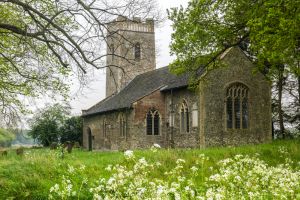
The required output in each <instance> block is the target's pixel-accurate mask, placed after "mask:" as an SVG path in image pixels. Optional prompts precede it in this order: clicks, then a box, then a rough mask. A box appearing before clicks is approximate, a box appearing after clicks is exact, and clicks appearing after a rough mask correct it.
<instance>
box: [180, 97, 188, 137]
mask: <svg viewBox="0 0 300 200" xmlns="http://www.w3.org/2000/svg"><path fill="white" fill-rule="evenodd" d="M180 132H181V133H188V132H190V117H189V109H188V106H187V103H186V101H183V102H182V104H181V107H180Z"/></svg>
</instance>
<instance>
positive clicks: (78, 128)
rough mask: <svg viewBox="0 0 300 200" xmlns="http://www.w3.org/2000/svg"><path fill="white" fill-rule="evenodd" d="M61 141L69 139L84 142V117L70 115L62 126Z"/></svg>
mask: <svg viewBox="0 0 300 200" xmlns="http://www.w3.org/2000/svg"><path fill="white" fill-rule="evenodd" d="M60 134H61V139H60V142H61V143H65V142H67V141H70V142H79V143H80V144H82V118H81V117H70V118H68V119H66V120H65V121H64V124H63V126H62V127H61V128H60Z"/></svg>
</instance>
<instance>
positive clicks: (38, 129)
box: [28, 104, 69, 146]
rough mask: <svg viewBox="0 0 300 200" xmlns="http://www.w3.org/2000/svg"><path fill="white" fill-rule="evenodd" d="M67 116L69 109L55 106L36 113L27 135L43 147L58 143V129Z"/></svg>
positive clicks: (59, 134)
mask: <svg viewBox="0 0 300 200" xmlns="http://www.w3.org/2000/svg"><path fill="white" fill-rule="evenodd" d="M68 115H69V108H67V107H63V106H61V105H59V104H55V105H53V106H51V107H49V108H47V109H44V110H42V111H41V112H40V113H37V114H36V115H35V116H34V118H33V119H32V121H31V123H30V129H31V130H30V131H29V133H28V134H29V135H31V136H32V137H33V138H34V139H36V140H38V141H39V142H40V143H41V144H42V145H43V146H49V145H50V144H51V143H52V142H59V141H60V138H61V132H60V129H61V127H62V126H63V125H64V121H65V120H66V118H67V116H68Z"/></svg>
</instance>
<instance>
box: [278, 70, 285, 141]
mask: <svg viewBox="0 0 300 200" xmlns="http://www.w3.org/2000/svg"><path fill="white" fill-rule="evenodd" d="M283 69H284V68H283V67H279V71H278V82H277V86H278V118H279V129H280V130H279V131H280V135H282V138H283V139H285V133H284V124H283V110H282V91H283V81H284V77H283V71H284V70H283Z"/></svg>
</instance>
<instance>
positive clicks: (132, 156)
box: [124, 150, 134, 160]
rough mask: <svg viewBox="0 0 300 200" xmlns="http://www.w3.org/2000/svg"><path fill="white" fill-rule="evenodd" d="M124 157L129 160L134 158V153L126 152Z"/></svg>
mask: <svg viewBox="0 0 300 200" xmlns="http://www.w3.org/2000/svg"><path fill="white" fill-rule="evenodd" d="M124 156H125V158H126V159H128V160H129V159H132V158H134V154H133V151H131V150H127V151H125V152H124Z"/></svg>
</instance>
